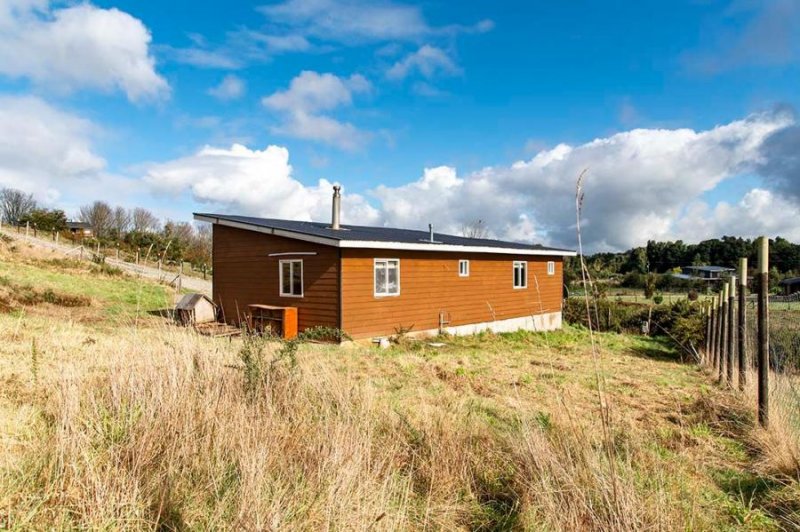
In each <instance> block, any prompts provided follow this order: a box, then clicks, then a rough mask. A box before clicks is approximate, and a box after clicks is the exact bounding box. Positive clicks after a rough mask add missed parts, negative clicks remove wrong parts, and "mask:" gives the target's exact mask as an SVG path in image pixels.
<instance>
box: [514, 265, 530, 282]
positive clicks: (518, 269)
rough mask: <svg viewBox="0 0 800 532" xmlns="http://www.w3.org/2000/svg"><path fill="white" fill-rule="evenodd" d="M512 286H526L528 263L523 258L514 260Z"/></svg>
mask: <svg viewBox="0 0 800 532" xmlns="http://www.w3.org/2000/svg"><path fill="white" fill-rule="evenodd" d="M514 288H528V263H527V262H525V261H524V260H515V261H514Z"/></svg>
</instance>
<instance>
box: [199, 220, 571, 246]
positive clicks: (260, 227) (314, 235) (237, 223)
mask: <svg viewBox="0 0 800 532" xmlns="http://www.w3.org/2000/svg"><path fill="white" fill-rule="evenodd" d="M194 218H195V220H200V221H204V222H211V223H215V224H221V225H228V226H232V227H238V228H240V229H248V230H251V231H259V232H265V233H270V234H276V235H279V236H284V237H287V238H295V239H298V240H306V241H311V242H317V243H320V244H325V245H331V246H335V247H342V248H378V249H406V250H425V251H462V252H476V253H512V254H513V253H517V254H521V255H553V256H574V255H575V252H574V251H572V250H568V249H559V248H550V247H545V246H541V245H538V244H524V243H520V242H506V241H502V240H491V239H488V238H467V237H463V236H455V235H447V234H443V233H436V232H434V235H433V242H431V239H430V233H429V232H428V231H417V230H413V229H396V228H392V227H371V226H363V225H342V226H341V229H339V230H335V229H331V227H330V224H328V223H322V222H301V221H296V220H279V219H274V218H254V217H250V216H234V215H228V214H209V213H195V214H194Z"/></svg>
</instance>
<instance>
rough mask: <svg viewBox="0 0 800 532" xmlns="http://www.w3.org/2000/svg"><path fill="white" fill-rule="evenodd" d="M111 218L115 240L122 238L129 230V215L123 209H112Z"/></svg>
mask: <svg viewBox="0 0 800 532" xmlns="http://www.w3.org/2000/svg"><path fill="white" fill-rule="evenodd" d="M112 218H113V226H114V231H116V233H117V238H122V237H123V236H125V233H127V232H128V230H129V229H130V228H131V213H130V212H129V211H128V210H126V209H125V208H123V207H117V208H115V209H114V214H113V216H112Z"/></svg>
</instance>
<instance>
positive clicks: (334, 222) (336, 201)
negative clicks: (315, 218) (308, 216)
mask: <svg viewBox="0 0 800 532" xmlns="http://www.w3.org/2000/svg"><path fill="white" fill-rule="evenodd" d="M341 189H342V187H340V186H338V185H334V186H333V208H332V213H331V229H335V230H338V229H339V218H340V217H341V209H342V195H341V194H340V193H339V191H340V190H341Z"/></svg>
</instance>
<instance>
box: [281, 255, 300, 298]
mask: <svg viewBox="0 0 800 532" xmlns="http://www.w3.org/2000/svg"><path fill="white" fill-rule="evenodd" d="M278 271H279V273H280V275H279V277H280V279H279V280H278V282H279V283H280V294H281V296H282V297H303V261H302V260H282V261H280V262H279V263H278Z"/></svg>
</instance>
